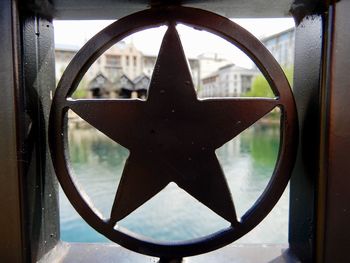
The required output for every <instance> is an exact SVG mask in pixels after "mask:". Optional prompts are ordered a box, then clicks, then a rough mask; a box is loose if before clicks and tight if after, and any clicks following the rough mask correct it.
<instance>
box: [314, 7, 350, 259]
mask: <svg viewBox="0 0 350 263" xmlns="http://www.w3.org/2000/svg"><path fill="white" fill-rule="evenodd" d="M349 12H350V2H349V1H339V2H337V3H334V5H333V6H332V7H331V8H330V12H329V16H328V21H327V27H328V28H327V29H328V30H329V31H328V39H327V40H328V47H329V48H328V49H327V50H325V51H326V52H327V53H326V56H325V57H326V58H327V60H325V61H326V62H325V67H326V66H327V72H326V79H325V83H324V85H325V86H324V93H325V95H324V97H323V99H324V100H323V102H324V111H323V112H322V113H323V116H322V117H323V118H324V119H325V121H324V127H323V128H324V137H323V138H322V139H323V141H322V143H323V144H322V145H321V146H322V148H321V151H320V153H321V157H322V160H323V162H322V163H320V171H321V176H322V177H321V178H322V183H323V185H322V187H323V188H324V189H323V191H322V192H321V194H323V195H322V196H320V198H322V199H321V200H322V201H324V202H323V207H322V208H321V209H320V211H319V214H320V216H323V218H322V219H323V220H322V221H321V222H319V225H318V227H319V228H318V232H320V233H322V234H323V235H321V236H320V239H319V240H318V242H319V243H320V244H319V245H321V246H320V249H319V251H318V257H319V262H325V263H328V262H350V253H349V247H350V224H349V222H350V191H349V188H350V173H349V160H350V159H349V156H350V115H349V112H350V104H349V98H350V75H349V68H350V30H349V28H350V19H349Z"/></svg>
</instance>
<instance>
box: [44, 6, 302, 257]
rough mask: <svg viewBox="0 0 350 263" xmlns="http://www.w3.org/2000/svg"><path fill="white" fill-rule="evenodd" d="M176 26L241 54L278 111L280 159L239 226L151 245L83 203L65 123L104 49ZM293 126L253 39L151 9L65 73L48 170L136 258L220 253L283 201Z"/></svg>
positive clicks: (282, 86)
mask: <svg viewBox="0 0 350 263" xmlns="http://www.w3.org/2000/svg"><path fill="white" fill-rule="evenodd" d="M169 23H180V24H184V25H188V26H190V27H194V28H196V29H201V30H205V31H208V32H211V33H213V34H215V35H217V36H219V37H221V38H224V39H226V40H227V41H229V42H230V43H232V44H234V45H235V46H237V47H238V48H240V49H241V50H242V51H243V52H245V53H246V54H247V55H248V56H249V57H250V58H251V59H252V60H253V61H254V62H255V63H256V65H257V66H258V67H259V69H260V70H261V72H262V73H263V74H264V76H265V77H266V79H267V80H268V82H269V84H270V86H271V88H272V90H273V92H274V93H275V95H276V97H278V101H279V105H278V107H279V108H280V110H281V115H282V117H281V139H280V149H279V156H278V159H277V163H276V167H275V169H274V172H273V175H272V177H271V179H270V181H269V183H268V185H267V187H266V188H265V190H264V192H263V193H262V194H261V196H260V197H259V199H258V200H257V201H256V202H255V204H254V205H253V206H252V207H251V208H250V209H249V210H248V211H247V212H246V213H245V214H244V215H243V217H242V218H241V221H240V223H239V224H238V225H235V226H230V227H228V228H227V229H224V230H222V231H219V232H216V233H214V234H212V235H210V236H206V237H203V238H198V239H194V240H191V241H184V242H153V241H151V240H147V239H145V238H141V237H139V236H137V235H135V234H130V233H129V232H127V231H124V230H122V229H120V228H117V229H115V228H113V226H111V225H109V224H108V221H105V220H103V219H102V218H100V217H99V216H98V215H97V214H96V213H95V212H94V211H93V209H92V208H91V207H90V206H89V205H88V204H87V203H86V201H85V200H84V198H83V197H82V195H81V193H80V192H79V190H78V189H77V187H76V186H75V184H74V181H73V179H72V177H71V174H70V170H69V165H68V160H67V153H66V151H67V145H66V143H67V139H66V118H67V111H68V109H69V103H68V98H69V97H70V96H71V95H72V94H73V92H74V91H75V89H76V88H77V86H78V84H79V82H80V80H81V79H82V77H83V75H84V74H85V73H86V71H87V70H88V68H89V67H90V66H91V65H92V63H93V62H94V61H95V60H96V59H97V58H98V57H99V56H100V55H101V54H102V53H103V52H104V51H106V50H107V49H108V48H110V47H111V46H112V45H113V44H115V43H116V42H118V41H120V40H122V39H123V38H125V37H127V36H129V35H131V34H133V33H135V32H138V31H142V30H145V29H148V28H153V27H158V26H161V25H167V24H169ZM297 139H298V124H297V113H296V107H295V102H294V98H293V94H292V91H291V89H290V87H289V84H288V81H287V79H286V77H285V75H284V73H283V71H282V69H281V68H280V66H279V65H278V63H277V62H276V60H275V59H274V58H273V57H272V55H271V54H270V53H269V51H268V50H267V49H266V48H265V47H264V46H263V44H262V43H260V42H259V40H257V39H256V38H255V37H254V36H253V35H251V34H250V33H249V32H247V31H246V30H245V29H243V28H241V27H240V26H238V25H237V24H235V23H234V22H232V21H230V20H229V19H227V18H225V17H221V16H219V15H217V14H214V13H211V12H208V11H204V10H200V9H195V8H189V7H180V6H170V7H162V8H151V9H148V10H145V11H141V12H138V13H135V14H132V15H129V16H127V17H125V18H122V19H120V20H118V21H116V22H115V23H113V24H111V25H110V26H108V27H106V28H105V29H104V30H102V31H101V32H100V33H98V34H97V35H95V36H94V37H93V38H92V39H91V40H89V41H88V42H87V43H86V45H85V46H84V47H83V48H82V49H81V50H80V51H79V52H78V53H77V55H76V56H75V57H74V58H73V60H72V62H71V63H70V64H69V66H68V67H67V69H66V71H65V72H64V74H63V76H62V78H61V80H60V82H59V84H58V87H57V90H56V93H55V96H54V98H53V102H52V107H51V113H50V121H49V144H50V150H51V156H52V160H53V165H54V168H55V171H56V174H57V177H58V179H59V181H60V184H61V186H62V188H63V190H64V192H65V193H66V195H67V196H68V198H69V200H70V202H71V203H72V205H73V206H74V208H75V209H76V210H77V211H78V213H79V214H80V215H81V216H82V218H84V219H85V220H86V221H87V222H88V224H89V225H90V226H92V227H93V228H94V229H96V230H97V231H98V232H100V233H101V234H103V235H104V236H106V237H107V238H109V239H110V240H112V241H114V242H116V243H118V244H120V245H122V246H124V247H126V248H128V249H131V250H134V251H136V252H139V253H143V254H147V255H151V256H157V257H176V258H179V257H184V256H191V255H197V254H201V253H206V252H209V251H212V250H215V249H217V248H220V247H223V246H225V245H227V244H229V243H231V242H233V241H235V240H237V239H238V238H240V237H242V236H243V235H244V234H246V233H247V232H249V231H250V230H252V229H253V228H254V227H255V226H256V225H258V224H259V223H260V222H261V221H262V220H263V219H264V218H265V216H266V215H267V214H268V213H269V212H270V211H271V210H272V208H273V207H274V206H275V204H276V203H277V201H278V200H279V198H280V196H281V195H282V193H283V191H284V189H285V187H286V186H287V183H288V180H289V178H290V175H291V171H292V168H293V165H294V160H295V156H296V150H297Z"/></svg>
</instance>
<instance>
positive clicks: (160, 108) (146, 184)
mask: <svg viewBox="0 0 350 263" xmlns="http://www.w3.org/2000/svg"><path fill="white" fill-rule="evenodd" d="M277 104H278V102H277V100H275V99H249V98H248V99H243V98H234V99H206V100H198V99H197V96H196V92H195V89H194V86H193V83H192V78H191V74H190V71H189V67H188V64H187V60H186V57H185V55H184V52H183V48H182V45H181V42H180V39H179V36H178V33H177V31H176V28H175V25H169V27H168V30H167V32H166V34H165V36H164V39H163V42H162V45H161V48H160V52H159V55H158V59H157V62H156V65H155V69H154V73H153V76H152V79H151V83H150V88H149V94H148V98H147V100H146V101H141V100H137V99H135V100H77V101H75V102H74V103H72V104H71V106H70V107H71V109H72V110H73V111H74V112H75V113H77V114H78V115H79V116H80V117H81V118H83V119H84V120H85V121H87V122H88V123H90V124H91V125H92V126H94V127H95V128H97V129H98V130H100V131H101V132H103V133H104V134H105V135H107V136H108V137H110V138H111V139H113V140H114V141H116V142H117V143H119V144H121V145H122V146H124V147H125V148H127V149H129V151H130V156H129V157H128V159H127V161H126V164H125V167H124V171H123V174H122V178H121V180H120V184H119V187H118V190H117V194H116V197H115V200H114V204H113V207H112V210H111V216H110V223H111V224H113V225H114V224H115V223H116V222H118V221H119V220H121V219H123V218H124V217H126V216H127V215H129V214H130V213H131V212H133V211H134V210H135V209H137V208H138V207H140V206H141V205H142V204H144V203H145V202H146V201H148V200H149V199H150V198H152V197H153V196H155V195H156V194H157V193H158V192H160V191H161V190H162V189H163V188H165V187H166V186H167V185H168V184H169V183H170V182H175V183H176V184H177V185H178V186H179V187H181V188H182V189H184V190H185V191H186V192H187V193H188V194H190V195H191V196H193V197H194V198H196V199H197V200H198V201H200V202H201V203H203V204H204V205H206V206H207V207H208V208H210V209H211V210H212V211H214V212H215V213H217V214H218V215H220V216H221V217H223V218H224V219H226V220H227V221H229V222H231V224H233V225H234V224H237V217H236V212H235V207H234V204H233V201H232V197H231V194H230V190H229V187H228V185H227V182H226V179H225V176H224V173H223V171H222V169H221V166H220V164H219V161H218V159H217V157H216V155H215V150H216V149H217V148H219V147H221V146H222V145H223V144H224V143H226V142H228V141H229V140H231V139H232V138H234V137H235V136H236V135H238V134H239V133H241V132H242V131H243V130H245V129H246V128H247V127H249V126H250V125H252V124H253V123H254V122H256V121H257V120H258V119H260V118H261V117H263V116H264V115H265V114H267V113H268V112H270V111H271V110H272V109H273V108H274V107H276V106H277ZM169 205H171V204H169Z"/></svg>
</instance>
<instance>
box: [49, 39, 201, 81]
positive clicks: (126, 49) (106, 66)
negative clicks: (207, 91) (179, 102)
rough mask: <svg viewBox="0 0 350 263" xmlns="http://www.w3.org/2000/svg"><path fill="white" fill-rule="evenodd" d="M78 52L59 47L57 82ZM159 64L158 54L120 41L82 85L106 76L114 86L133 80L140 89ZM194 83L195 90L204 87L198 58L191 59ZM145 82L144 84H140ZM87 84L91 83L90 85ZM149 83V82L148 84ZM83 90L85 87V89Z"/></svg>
mask: <svg viewBox="0 0 350 263" xmlns="http://www.w3.org/2000/svg"><path fill="white" fill-rule="evenodd" d="M77 52H78V47H72V46H64V45H58V46H56V48H55V58H56V80H57V81H58V80H59V79H60V77H61V76H62V74H63V72H64V70H65V69H66V67H67V66H68V64H69V62H70V61H71V60H72V59H73V57H74V56H75V54H76V53H77ZM156 61H157V56H155V55H144V54H143V53H142V52H141V51H139V50H138V49H137V48H136V47H135V46H134V45H133V43H128V44H127V43H125V42H123V41H122V42H119V43H117V44H115V45H113V46H112V47H111V48H109V49H108V50H107V51H106V52H104V53H103V54H102V55H101V56H100V57H99V58H98V59H97V60H96V61H95V62H94V63H93V64H92V65H91V66H90V68H89V69H88V71H87V72H86V74H85V75H84V77H83V79H82V81H81V83H82V82H83V83H85V84H84V85H81V86H85V88H88V87H89V86H91V85H89V84H91V82H92V81H96V77H97V76H98V75H99V74H102V75H103V76H104V77H105V78H107V79H108V81H109V82H110V83H113V85H119V84H120V83H121V82H122V79H124V80H125V78H127V79H129V80H130V81H131V82H132V83H136V86H137V87H139V86H140V85H141V84H140V83H142V85H144V83H145V82H146V78H147V80H149V79H150V78H151V76H152V73H153V69H154V67H155V64H156ZM188 62H189V67H190V71H191V74H192V80H193V84H194V86H195V88H197V87H199V85H200V72H199V63H198V59H195V58H190V59H188ZM140 80H141V82H139V81H140ZM86 83H87V84H86ZM148 83H149V81H148ZM81 88H83V87H81Z"/></svg>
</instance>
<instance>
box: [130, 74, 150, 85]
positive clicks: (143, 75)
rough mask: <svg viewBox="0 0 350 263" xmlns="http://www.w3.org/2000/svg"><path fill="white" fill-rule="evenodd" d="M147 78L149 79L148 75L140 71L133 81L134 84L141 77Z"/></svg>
mask: <svg viewBox="0 0 350 263" xmlns="http://www.w3.org/2000/svg"><path fill="white" fill-rule="evenodd" d="M144 78H147V79H150V78H149V77H148V76H146V75H145V74H144V73H142V74H141V75H139V76H137V77H136V78H135V79H134V80H133V82H134V83H135V84H136V83H137V82H139V81H141V80H142V79H144Z"/></svg>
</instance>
